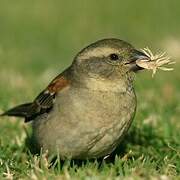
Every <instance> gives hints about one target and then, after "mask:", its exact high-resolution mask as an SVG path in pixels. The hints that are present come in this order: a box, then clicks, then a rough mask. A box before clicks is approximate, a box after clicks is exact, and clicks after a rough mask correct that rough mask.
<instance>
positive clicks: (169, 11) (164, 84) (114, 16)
mask: <svg viewBox="0 0 180 180" xmlns="http://www.w3.org/2000/svg"><path fill="white" fill-rule="evenodd" d="M108 37H114V38H120V39H123V40H126V41H128V42H129V43H131V44H133V45H134V46H135V47H136V48H143V47H146V46H148V47H149V48H150V49H152V50H153V51H154V52H160V51H166V52H167V54H168V55H170V56H171V57H172V59H174V60H176V62H177V63H176V64H175V65H174V69H175V70H174V71H172V72H162V71H161V72H160V71H159V72H158V73H157V74H156V75H155V78H154V79H152V78H151V73H149V72H143V73H140V74H138V75H137V78H136V82H135V88H136V92H137V97H138V109H137V114H136V118H135V121H134V123H133V126H134V127H135V128H136V129H138V132H142V133H145V135H144V138H147V139H148V137H149V139H148V143H149V144H148V143H147V144H148V145H147V144H146V145H145V146H144V148H145V151H146V150H147V149H146V148H147V147H146V146H152V147H154V149H156V148H157V149H158V150H160V152H159V153H160V154H159V156H157V159H160V157H161V155H162V154H163V153H162V152H161V150H162V149H163V148H167V147H166V146H163V145H160V143H159V139H158V136H162V139H164V140H167V142H168V143H170V142H172V144H171V145H172V146H175V148H177V147H179V139H180V134H179V129H180V123H179V117H180V104H179V100H180V74H179V72H180V1H179V0H149V1H145V0H136V1H135V0H126V1H122V0H111V1H106V0H89V1H87V0H76V1H68V0H30V1H25V0H0V111H3V110H5V109H7V108H9V107H12V106H13V105H15V104H18V103H22V102H25V101H31V100H32V99H33V98H34V97H35V96H36V95H37V94H38V93H39V92H40V90H42V89H43V88H44V87H45V86H46V85H47V84H48V83H49V81H50V80H51V79H52V78H53V77H54V76H56V75H57V74H58V73H60V72H61V71H62V70H63V69H65V68H66V67H67V66H68V65H70V63H71V62H72V59H73V57H74V56H75V54H76V53H77V52H78V51H79V50H81V49H82V48H83V47H85V46H86V45H88V44H89V43H92V42H94V41H96V40H99V39H101V38H108ZM14 122H16V123H14ZM0 125H1V131H0V137H1V138H0V145H2V147H1V148H0V155H1V150H2V149H3V147H4V151H3V153H2V154H4V152H6V146H5V145H7V144H9V142H11V141H12V139H13V137H14V136H16V135H17V134H21V126H22V121H15V120H14V119H13V120H12V121H11V120H10V119H9V118H7V120H4V119H3V120H1V119H0ZM7 132H8V133H7ZM130 132H131V131H130ZM146 133H147V134H146ZM156 135H157V137H156ZM151 140H154V141H155V142H154V141H152V142H151ZM156 140H157V141H156ZM143 142H144V141H143ZM141 145H142V144H141ZM158 145H159V146H158ZM142 146H143V145H142ZM134 147H136V146H135V145H133V146H131V144H130V149H133V148H134ZM141 148H143V147H141ZM141 150H142V149H141ZM141 150H138V152H139V153H140V152H141ZM158 150H156V151H155V152H154V153H155V154H156V153H157V152H158ZM11 152H13V148H11V147H10V149H9V153H10V154H11ZM149 152H152V150H150V151H149ZM161 153H162V154H161ZM169 153H170V154H168V150H167V151H165V153H164V155H162V157H161V158H162V159H163V158H164V157H165V156H166V155H168V157H172V159H171V163H172V164H175V165H177V160H176V158H175V157H176V153H173V152H172V153H171V150H169ZM0 157H1V156H0ZM6 158H8V154H7V156H5V155H4V159H6ZM22 166H23V165H22ZM161 167H163V166H161ZM4 169H5V167H4ZM162 169H163V168H162ZM3 171H4V170H2V172H3ZM17 171H18V170H17ZM162 171H163V170H162ZM177 172H178V171H177Z"/></svg>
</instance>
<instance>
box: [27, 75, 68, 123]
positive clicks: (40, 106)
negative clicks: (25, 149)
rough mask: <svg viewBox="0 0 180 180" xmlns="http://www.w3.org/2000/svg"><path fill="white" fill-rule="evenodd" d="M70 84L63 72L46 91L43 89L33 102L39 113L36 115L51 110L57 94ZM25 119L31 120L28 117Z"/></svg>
mask: <svg viewBox="0 0 180 180" xmlns="http://www.w3.org/2000/svg"><path fill="white" fill-rule="evenodd" d="M69 85H70V81H69V80H68V79H67V78H66V77H65V76H63V75H62V74H60V75H58V76H57V77H56V78H55V79H54V80H53V81H52V82H51V83H50V84H49V85H48V86H47V88H46V89H45V90H44V91H42V92H41V93H40V94H39V95H38V96H37V97H36V98H35V100H34V101H33V104H34V106H36V110H37V111H38V113H36V114H35V115H38V114H42V113H45V112H47V111H49V110H51V108H52V107H53V104H54V101H55V98H56V94H57V93H58V92H60V91H61V90H62V89H64V88H65V87H67V86H69ZM33 118H34V115H33ZM30 120H31V118H30ZM25 121H29V120H28V119H26V120H25Z"/></svg>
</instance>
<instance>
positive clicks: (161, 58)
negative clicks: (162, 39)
mask: <svg viewBox="0 0 180 180" xmlns="http://www.w3.org/2000/svg"><path fill="white" fill-rule="evenodd" d="M141 51H142V52H143V53H144V54H145V55H146V56H148V57H149V59H139V60H137V61H136V64H137V65H138V66H140V67H142V68H144V69H148V70H152V71H153V72H152V77H153V76H154V74H155V73H156V72H157V70H158V69H161V70H163V71H172V70H173V68H171V67H164V66H163V65H172V64H175V62H174V61H172V60H170V58H169V57H168V56H166V53H165V52H163V53H160V54H156V55H154V54H153V53H152V51H151V50H150V49H149V48H148V47H147V48H144V49H141Z"/></svg>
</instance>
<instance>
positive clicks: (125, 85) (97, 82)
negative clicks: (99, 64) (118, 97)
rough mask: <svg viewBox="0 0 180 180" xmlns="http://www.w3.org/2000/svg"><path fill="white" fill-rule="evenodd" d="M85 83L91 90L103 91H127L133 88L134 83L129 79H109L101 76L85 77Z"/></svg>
mask: <svg viewBox="0 0 180 180" xmlns="http://www.w3.org/2000/svg"><path fill="white" fill-rule="evenodd" d="M84 85H85V86H86V88H88V89H90V90H93V91H102V92H116V93H125V92H127V91H129V90H131V89H132V90H133V83H132V82H130V81H129V80H128V79H126V80H125V79H122V80H120V79H119V80H107V79H100V78H87V79H84Z"/></svg>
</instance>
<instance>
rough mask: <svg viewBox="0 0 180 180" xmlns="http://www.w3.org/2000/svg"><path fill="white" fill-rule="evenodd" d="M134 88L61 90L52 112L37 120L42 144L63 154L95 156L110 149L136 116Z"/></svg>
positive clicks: (34, 134)
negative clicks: (120, 89)
mask: <svg viewBox="0 0 180 180" xmlns="http://www.w3.org/2000/svg"><path fill="white" fill-rule="evenodd" d="M135 107H136V98H135V95H134V92H133V91H132V92H126V93H115V92H99V91H98V92H96V91H89V90H86V89H83V90H81V91H79V90H76V89H74V90H70V91H69V92H68V93H67V94H63V93H62V94H59V95H58V97H57V103H56V105H55V106H54V108H53V110H52V111H51V112H50V113H49V115H45V114H44V115H43V116H44V118H42V117H41V118H39V119H36V120H35V121H34V125H33V130H34V131H33V132H34V133H33V136H34V138H35V140H36V141H37V143H38V144H39V146H40V147H43V148H44V149H48V150H49V151H50V152H57V150H58V152H59V154H60V156H61V157H62V158H67V157H71V158H79V159H84V158H94V157H101V156H105V155H107V154H109V153H111V152H112V151H113V150H114V149H115V148H116V146H117V145H118V144H119V142H120V140H121V139H122V137H123V136H124V134H125V132H126V131H127V130H128V128H129V126H130V124H131V121H132V119H133V116H134V112H135Z"/></svg>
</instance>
